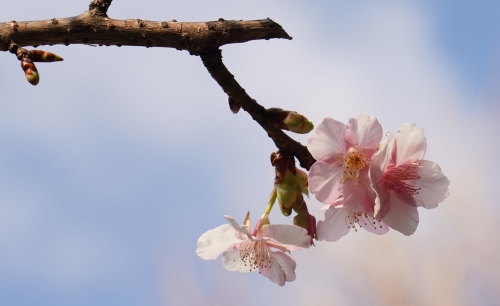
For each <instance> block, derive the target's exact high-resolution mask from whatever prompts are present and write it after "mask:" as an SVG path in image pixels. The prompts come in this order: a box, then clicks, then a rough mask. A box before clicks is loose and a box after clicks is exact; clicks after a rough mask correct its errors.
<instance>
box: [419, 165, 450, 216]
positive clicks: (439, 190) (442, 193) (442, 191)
mask: <svg viewBox="0 0 500 306" xmlns="http://www.w3.org/2000/svg"><path fill="white" fill-rule="evenodd" d="M420 166H421V168H419V169H418V174H419V175H420V176H421V178H420V179H418V180H415V181H413V186H414V187H416V188H420V190H419V191H418V194H416V195H415V199H416V204H417V206H423V207H425V208H427V209H431V208H436V207H437V206H438V203H441V202H443V201H444V199H446V198H447V197H448V195H449V193H450V192H449V190H448V186H449V185H450V180H449V179H448V178H447V177H446V176H445V175H444V174H443V173H442V172H441V168H440V167H439V165H438V164H436V163H434V162H431V161H428V160H422V161H420Z"/></svg>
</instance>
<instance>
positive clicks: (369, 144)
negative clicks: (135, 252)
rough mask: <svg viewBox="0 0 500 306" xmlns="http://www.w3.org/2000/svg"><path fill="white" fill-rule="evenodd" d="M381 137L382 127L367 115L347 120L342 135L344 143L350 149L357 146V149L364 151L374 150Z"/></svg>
mask: <svg viewBox="0 0 500 306" xmlns="http://www.w3.org/2000/svg"><path fill="white" fill-rule="evenodd" d="M382 136H383V134H382V126H381V125H380V123H379V122H378V120H377V118H375V117H370V116H368V115H359V116H357V117H356V118H349V121H348V122H347V124H346V127H345V133H344V137H345V140H346V142H348V143H349V144H350V145H351V146H352V147H355V146H356V145H357V146H358V148H366V149H376V148H377V147H378V145H379V143H380V140H381V139H382ZM372 154H373V152H372Z"/></svg>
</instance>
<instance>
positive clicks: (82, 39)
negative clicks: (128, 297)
mask: <svg viewBox="0 0 500 306" xmlns="http://www.w3.org/2000/svg"><path fill="white" fill-rule="evenodd" d="M110 3H111V1H98V0H94V1H92V3H91V4H90V10H88V11H85V12H83V13H82V14H80V15H78V16H75V17H69V18H53V19H51V20H38V21H23V22H16V21H14V20H13V21H11V22H1V23H0V50H1V51H7V50H8V48H9V45H10V43H11V41H14V42H15V43H16V44H18V45H19V46H20V47H26V46H35V47H36V46H41V45H61V44H63V45H71V44H95V45H105V46H111V45H114V46H119V47H121V46H142V47H148V48H149V47H164V48H175V49H178V50H186V51H189V53H190V54H193V55H199V54H201V53H202V52H205V51H207V50H211V49H217V48H219V47H220V46H223V45H227V44H234V43H244V42H248V41H251V40H259V39H272V38H284V39H292V38H291V37H290V36H289V35H288V34H287V33H286V32H285V31H284V30H283V28H282V27H281V26H280V25H279V24H277V23H276V22H274V21H272V20H271V19H269V18H268V19H262V20H247V21H235V20H229V21H226V20H223V19H222V18H221V19H219V20H218V21H208V22H177V21H176V20H172V21H149V20H141V19H128V20H118V19H112V18H108V17H107V15H106V12H107V9H108V7H109V4H110Z"/></svg>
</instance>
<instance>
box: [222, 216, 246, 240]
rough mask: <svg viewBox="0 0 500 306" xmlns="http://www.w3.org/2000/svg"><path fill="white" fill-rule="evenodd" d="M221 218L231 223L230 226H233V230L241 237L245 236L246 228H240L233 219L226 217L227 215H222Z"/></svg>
mask: <svg viewBox="0 0 500 306" xmlns="http://www.w3.org/2000/svg"><path fill="white" fill-rule="evenodd" d="M223 217H224V218H226V220H227V221H229V222H230V223H231V225H232V226H233V228H234V229H235V230H237V231H238V232H240V233H242V234H243V235H246V234H247V233H248V229H247V228H246V226H240V225H239V224H238V222H236V220H234V218H233V217H231V216H228V215H224V216H223Z"/></svg>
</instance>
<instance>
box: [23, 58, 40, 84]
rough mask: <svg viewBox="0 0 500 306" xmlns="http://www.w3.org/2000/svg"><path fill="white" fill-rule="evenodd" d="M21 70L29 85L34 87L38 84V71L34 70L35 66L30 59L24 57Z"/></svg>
mask: <svg viewBox="0 0 500 306" xmlns="http://www.w3.org/2000/svg"><path fill="white" fill-rule="evenodd" d="M21 68H22V69H23V70H24V74H25V75H26V80H28V82H30V84H31V85H36V84H38V82H40V76H39V74H38V70H37V69H36V66H35V64H34V63H33V61H32V60H31V59H29V58H27V57H24V58H23V59H22V60H21Z"/></svg>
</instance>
